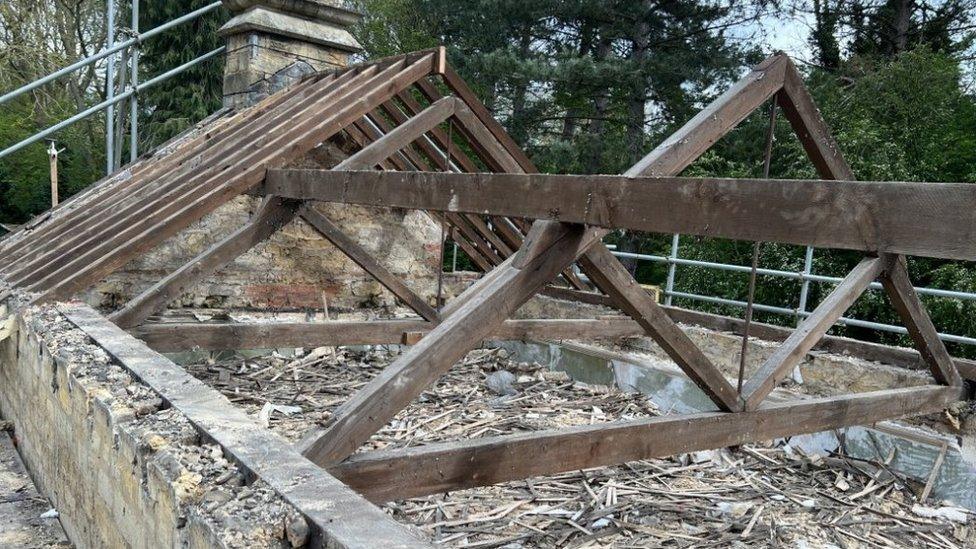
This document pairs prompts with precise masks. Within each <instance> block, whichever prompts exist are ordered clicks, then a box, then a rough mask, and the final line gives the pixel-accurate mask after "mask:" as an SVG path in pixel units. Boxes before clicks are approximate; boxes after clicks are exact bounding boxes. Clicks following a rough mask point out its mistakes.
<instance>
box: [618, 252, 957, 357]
mask: <svg viewBox="0 0 976 549" xmlns="http://www.w3.org/2000/svg"><path fill="white" fill-rule="evenodd" d="M680 239H681V237H680V235H677V234H676V235H674V236H673V237H672V241H671V254H670V255H668V256H661V255H648V254H635V253H630V252H620V251H616V250H614V251H613V254H614V255H616V256H617V257H621V258H629V259H636V260H638V261H652V262H654V263H664V264H667V265H668V276H667V281H666V282H665V287H664V291H663V294H664V298H665V303H666V304H667V305H671V302H672V300H673V298H675V297H677V298H681V299H689V300H692V301H701V302H705V303H713V304H716V305H727V306H732V307H741V308H745V307H746V302H745V301H738V300H734V299H725V298H721V297H714V296H706V295H700V294H695V293H689V292H681V291H677V290H675V288H674V284H675V273H676V271H677V267H678V266H679V265H687V266H694V267H702V268H706V269H716V270H720V271H731V272H738V273H750V272H751V271H752V268H751V267H749V266H746V265H731V264H728V263H716V262H712V261H699V260H695V259H684V258H681V257H679V255H678V249H679V246H680ZM813 251H814V250H813V248H811V247H807V249H806V254H805V257H804V262H803V270H801V271H782V270H776V269H762V268H759V269H756V274H758V275H763V276H772V277H780V278H791V279H793V280H798V281H801V282H802V284H801V286H800V296H799V297H800V299H799V303H798V305H797V308H796V309H789V308H786V307H777V306H774V305H766V304H762V303H755V304H753V308H754V309H755V310H757V311H764V312H768V313H775V314H781V315H787V316H793V317H795V318H797V319H798V320H801V319H803V318H806V317H808V316H810V314H811V311H808V310H807V297H808V295H809V289H810V283H811V282H815V283H824V284H836V283H838V282H840V281H841V280H842V279H841V278H837V277H833V276H823V275H818V274H814V273H813ZM881 287H882V286H881V284H879V283H877V282H874V283H872V284H871V286H870V288H871V289H874V290H877V289H880V288H881ZM915 291H916V292H918V293H919V294H920V295H930V296H935V297H943V298H949V299H958V300H964V301H976V293H969V292H958V291H953V290H942V289H938V288H924V287H922V288H915ZM837 323H838V324H841V325H846V326H857V327H861V328H868V329H872V330H879V331H883V332H891V333H896V334H907V333H908V330H906V329H905V328H904V327H903V326H895V325H892V324H882V323H879V322H870V321H867V320H858V319H854V318H846V317H841V319H840V320H838V321H837ZM939 338H941V339H942V340H943V341H948V342H953V343H962V344H965V345H976V338H972V337H967V336H962V335H956V334H945V333H940V334H939Z"/></svg>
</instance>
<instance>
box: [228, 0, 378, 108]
mask: <svg viewBox="0 0 976 549" xmlns="http://www.w3.org/2000/svg"><path fill="white" fill-rule="evenodd" d="M223 1H224V6H225V7H226V8H227V9H228V10H230V12H231V13H232V14H233V18H232V19H231V20H230V21H228V22H227V24H226V25H224V26H223V27H222V28H221V29H220V34H221V36H224V37H225V38H226V39H227V65H226V67H225V69H224V105H225V106H228V107H246V106H248V105H253V104H254V103H256V102H258V101H260V100H261V99H263V98H265V97H267V96H268V95H270V94H272V93H274V92H276V91H278V90H280V89H282V88H284V87H286V86H288V85H289V84H291V83H293V82H295V81H296V80H298V79H300V78H301V77H302V76H304V75H306V74H308V73H311V72H317V71H322V70H327V69H332V68H336V67H344V66H346V64H347V63H348V59H349V55H350V54H353V53H356V52H359V51H361V50H362V47H361V46H360V45H359V42H357V41H356V39H355V38H354V37H353V36H352V34H350V33H349V30H348V29H349V27H351V26H353V25H355V24H356V23H357V22H358V21H359V20H360V19H361V18H362V14H360V13H359V12H356V11H354V10H352V9H349V8H347V7H345V5H344V4H345V2H342V1H340V0H223Z"/></svg>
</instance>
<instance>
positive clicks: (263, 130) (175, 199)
mask: <svg viewBox="0 0 976 549" xmlns="http://www.w3.org/2000/svg"><path fill="white" fill-rule="evenodd" d="M400 63H401V64H402V60H401V62H400ZM423 65H424V63H423V60H420V63H419V65H418V66H419V67H420V68H423ZM399 66H400V65H397V64H394V65H391V66H390V67H388V68H386V69H384V71H383V72H381V73H380V74H384V73H385V72H387V71H396V70H397V69H398V67H399ZM377 70H378V66H376V65H373V66H369V67H366V68H364V69H362V70H361V71H358V72H357V71H350V72H349V73H347V74H344V75H342V76H341V77H339V78H337V79H336V80H335V81H333V82H332V83H331V84H330V85H329V86H320V87H318V88H316V89H315V90H314V92H312V93H311V94H310V95H309V96H308V97H307V98H306V99H303V100H302V101H300V102H299V103H298V104H294V105H291V106H288V107H287V109H285V108H284V107H283V109H281V110H277V111H275V112H274V114H273V116H270V117H268V118H270V120H265V119H262V120H259V121H257V122H256V123H255V124H254V125H252V126H251V127H250V128H249V129H248V130H247V131H248V132H250V133H249V135H247V136H244V137H240V136H238V138H235V140H234V143H236V144H237V146H234V143H231V144H228V145H227V149H228V151H227V154H224V155H216V162H217V164H216V165H210V164H207V165H206V166H204V167H206V168H207V169H203V167H197V169H195V170H194V169H191V170H189V172H190V176H191V177H199V178H200V179H202V180H204V181H205V182H206V183H205V184H203V185H200V184H193V181H192V180H187V181H184V183H185V185H184V184H183V183H179V184H177V183H173V182H170V183H167V184H166V185H164V186H162V187H161V188H162V189H165V190H167V193H168V194H166V195H164V196H162V197H159V198H158V199H157V200H156V201H155V203H149V204H144V205H143V206H142V209H141V210H140V211H139V212H136V213H135V214H132V215H129V214H126V215H127V217H126V220H125V221H126V223H132V222H139V221H144V220H145V219H144V218H146V217H147V216H149V217H151V216H152V215H153V214H154V213H156V215H163V213H162V211H159V212H158V213H157V212H156V210H163V209H167V208H170V207H172V206H173V204H184V203H187V202H192V200H193V198H194V197H197V196H200V193H203V192H205V191H207V190H208V189H211V188H212V186H213V185H215V184H218V185H219V183H220V180H221V179H227V177H228V176H232V175H233V174H234V173H235V172H239V171H242V170H247V169H252V168H261V167H262V166H261V164H260V163H257V165H256V166H254V165H252V164H248V163H247V162H244V163H242V164H243V165H237V166H235V165H234V163H233V160H234V159H235V158H237V157H239V156H240V155H242V154H247V153H250V152H253V151H254V150H255V149H260V146H261V144H266V143H268V142H269V141H273V140H274V139H276V138H280V137H281V136H280V135H279V134H280V133H281V132H294V131H295V130H297V129H299V128H301V127H303V124H304V125H307V124H309V123H313V122H316V121H318V120H319V119H320V117H321V115H322V114H323V112H322V111H323V107H326V106H328V101H330V100H331V101H335V102H337V103H339V104H340V105H341V104H342V100H343V99H348V98H349V97H351V96H353V95H355V92H356V91H357V90H358V88H359V87H361V86H364V85H368V84H369V82H370V81H375V80H376V79H377V78H378V77H379V75H377V74H376V73H377ZM347 76H349V78H346V77H347ZM347 102H348V101H347ZM333 107H334V106H333ZM334 111H335V109H334V108H333V109H331V110H327V111H326V112H325V113H324V114H328V113H329V112H334ZM296 121H298V123H296ZM293 137H294V136H293ZM309 141H310V139H309ZM311 146H313V145H312V144H305V143H304V142H303V144H302V147H303V148H304V147H309V148H310V147H311ZM291 148H294V146H293V147H291ZM288 149H289V147H280V148H279V149H278V150H279V151H281V152H284V151H288ZM289 154H295V153H294V152H290V153H289ZM221 163H222V164H221ZM194 167H196V166H194ZM214 169H216V176H215V177H216V178H217V179H213V178H211V179H210V180H208V179H207V177H208V175H213V174H214V171H213V170H214ZM208 170H210V171H208ZM185 175H186V174H183V175H181V179H178V180H177V181H178V182H179V181H182V180H184V179H186V178H185V177H184V176H185ZM174 185H177V187H176V188H174ZM181 185H182V186H181ZM187 189H190V190H191V191H192V194H190V195H187V194H186V190H187ZM154 192H155V191H154ZM177 192H183V193H184V194H183V195H177V194H174V193H177ZM147 208H149V209H148V210H147ZM153 208H155V209H153ZM147 212H148V213H147ZM116 225H120V224H119V223H116ZM125 226H126V224H121V227H122V228H124V227H125ZM119 230H122V229H120V228H118V227H116V228H113V229H106V230H105V231H104V232H101V233H99V232H97V231H85V232H84V233H93V235H91V234H90V235H88V236H89V238H88V241H87V242H96V243H98V242H101V240H104V233H105V232H109V233H111V234H115V233H116V232H117V231H119ZM99 236H101V237H102V238H101V239H99V238H98V237H99ZM87 249H89V248H79V247H77V246H76V247H73V248H71V249H68V250H67V252H64V253H61V254H60V255H59V256H58V261H57V262H55V264H56V265H57V264H63V263H64V262H65V261H67V260H68V259H73V258H75V257H77V255H78V254H79V253H81V252H82V251H83V250H87ZM62 251H63V250H62ZM50 264H51V263H49V264H48V265H46V266H45V267H44V268H43V269H44V270H49V269H50V267H49V265H50ZM39 275H40V273H38V274H36V275H35V278H36V277H37V276H39ZM35 289H36V288H35Z"/></svg>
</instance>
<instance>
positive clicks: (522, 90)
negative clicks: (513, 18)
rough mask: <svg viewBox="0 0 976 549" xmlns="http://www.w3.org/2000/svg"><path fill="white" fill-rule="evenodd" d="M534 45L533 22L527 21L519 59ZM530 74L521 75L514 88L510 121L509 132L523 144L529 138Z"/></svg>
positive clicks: (527, 54)
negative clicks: (528, 104)
mask: <svg viewBox="0 0 976 549" xmlns="http://www.w3.org/2000/svg"><path fill="white" fill-rule="evenodd" d="M531 47H532V24H531V23H526V24H525V26H524V27H523V28H522V35H521V36H520V37H519V60H521V61H526V60H528V58H529V53H530V51H531ZM529 80H530V79H529V78H528V75H520V78H519V79H518V81H517V83H516V84H515V86H514V89H513V90H512V119H511V121H510V122H509V124H508V126H509V128H508V129H509V132H510V133H511V134H512V138H513V139H514V140H515V142H516V143H518V144H519V145H521V146H523V147H524V146H525V144H526V141H527V140H528V132H527V131H526V121H525V105H526V99H527V98H526V95H527V94H528V91H529Z"/></svg>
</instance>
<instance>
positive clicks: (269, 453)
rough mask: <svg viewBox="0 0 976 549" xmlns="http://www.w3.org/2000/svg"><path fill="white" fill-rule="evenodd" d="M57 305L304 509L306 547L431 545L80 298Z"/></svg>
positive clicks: (234, 455)
mask: <svg viewBox="0 0 976 549" xmlns="http://www.w3.org/2000/svg"><path fill="white" fill-rule="evenodd" d="M59 307H60V311H61V312H62V313H63V314H64V315H65V316H66V317H67V318H68V320H70V321H71V322H72V323H73V324H74V325H75V326H77V327H78V328H79V329H81V330H82V331H83V332H85V334H87V335H88V336H89V337H90V338H92V339H93V340H94V341H95V342H96V343H97V344H98V345H99V346H101V347H102V348H103V349H105V351H106V352H108V353H109V354H110V355H111V356H112V357H113V358H114V359H115V360H116V361H117V362H118V363H119V364H120V365H121V366H122V367H124V368H125V369H126V370H127V371H128V372H129V373H131V374H132V375H133V376H135V377H136V378H137V379H139V380H141V381H142V382H143V383H145V384H146V385H148V386H149V387H150V388H152V390H153V391H155V392H156V393H157V394H159V395H160V397H162V398H163V399H164V401H166V402H167V403H168V404H169V405H171V406H173V407H174V408H176V409H177V410H179V411H180V412H181V413H183V414H184V415H185V416H186V418H187V419H188V420H189V421H190V422H191V423H192V424H193V425H194V426H195V427H197V428H198V429H200V430H201V431H203V432H204V433H206V434H207V436H208V437H209V438H210V439H212V440H213V441H214V442H215V443H216V444H218V445H219V446H220V447H221V448H222V449H223V450H224V451H225V452H226V453H227V454H228V456H229V457H230V458H232V459H233V460H234V461H236V462H237V463H238V464H239V465H240V466H241V467H243V468H244V469H245V470H246V471H248V472H249V473H251V474H253V475H255V476H257V477H259V478H261V479H263V480H264V481H266V482H267V483H268V484H269V485H270V486H271V488H272V489H273V490H275V492H277V493H278V494H279V495H281V497H283V498H284V499H285V501H287V502H288V503H290V504H292V505H293V506H295V508H296V509H297V510H298V511H299V512H300V513H302V514H303V515H305V517H306V518H307V519H308V520H309V522H310V525H311V526H312V528H313V529H314V531H313V539H312V542H311V546H312V547H348V548H363V549H365V548H372V547H377V546H379V544H381V545H382V546H383V547H391V548H410V547H417V548H419V547H432V546H431V545H430V544H429V543H426V542H424V541H422V540H420V539H418V538H417V537H416V536H415V535H414V534H412V533H411V532H410V531H409V530H408V529H407V528H406V527H405V526H402V525H400V524H398V523H397V522H396V521H394V520H393V519H392V518H391V517H389V516H388V515H387V514H386V513H385V512H383V511H382V510H381V509H379V508H378V507H375V506H373V505H371V504H370V503H369V502H367V501H366V500H365V499H363V498H362V497H361V496H360V495H359V494H357V493H356V492H355V491H353V490H352V489H350V488H349V487H348V486H346V485H344V484H343V483H342V482H340V481H338V480H336V479H335V478H334V477H332V476H331V475H329V474H328V473H327V472H326V471H325V470H323V469H320V468H318V467H316V466H314V465H313V464H311V463H309V462H308V461H307V460H305V459H303V458H302V457H301V456H300V455H299V454H298V452H296V451H295V450H294V449H293V448H292V447H291V445H289V444H288V443H287V442H286V441H285V440H284V439H282V438H280V437H279V436H278V435H275V434H273V433H272V432H271V431H269V430H267V429H262V428H260V427H259V426H258V424H257V423H256V422H255V421H254V420H253V419H251V418H250V417H248V416H247V414H246V413H244V411H243V410H242V409H241V408H239V407H237V406H235V405H233V404H232V403H231V402H230V401H229V400H227V397H225V396H223V395H222V394H220V393H219V392H217V390H215V389H213V388H211V387H210V386H208V385H206V384H204V383H203V382H202V381H200V380H198V379H196V378H195V377H193V376H191V375H190V374H189V373H187V372H186V370H184V369H183V368H181V367H179V366H177V365H176V364H174V363H173V362H171V361H170V360H169V359H167V358H165V357H163V356H161V355H159V354H157V353H155V352H154V351H151V350H150V349H148V348H147V347H146V346H145V344H143V343H142V342H141V341H139V340H137V339H135V338H133V337H132V336H130V335H128V334H127V333H125V332H124V331H122V330H121V329H120V328H119V327H118V326H116V325H115V324H113V323H111V322H109V321H108V320H106V319H105V318H104V317H102V316H101V315H99V314H98V313H97V312H96V311H95V310H93V309H91V308H89V307H87V306H85V305H80V304H67V305H61V306H59Z"/></svg>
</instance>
